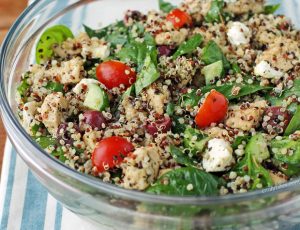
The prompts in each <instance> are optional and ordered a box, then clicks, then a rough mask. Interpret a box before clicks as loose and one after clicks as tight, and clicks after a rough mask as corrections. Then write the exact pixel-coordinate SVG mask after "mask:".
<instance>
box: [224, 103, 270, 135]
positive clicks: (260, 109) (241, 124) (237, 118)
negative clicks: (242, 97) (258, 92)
mask: <svg viewBox="0 0 300 230" xmlns="http://www.w3.org/2000/svg"><path fill="white" fill-rule="evenodd" d="M266 107H267V102H266V101H264V100H262V101H257V102H253V103H243V104H241V105H234V106H230V107H229V109H228V114H227V118H226V120H225V125H226V126H228V127H230V128H233V129H241V130H243V131H249V130H250V129H251V128H255V127H257V126H258V125H259V122H260V121H261V119H262V115H263V113H264V109H265V108H266Z"/></svg>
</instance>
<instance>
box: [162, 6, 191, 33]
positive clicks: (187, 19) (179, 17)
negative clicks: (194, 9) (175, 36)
mask: <svg viewBox="0 0 300 230" xmlns="http://www.w3.org/2000/svg"><path fill="white" fill-rule="evenodd" d="M167 20H168V21H170V22H172V24H173V26H174V28H175V29H180V28H182V27H184V26H185V25H188V26H190V25H192V18H191V16H190V15H189V14H188V13H186V12H184V11H182V10H180V9H174V10H172V11H171V12H170V13H169V14H168V15H167Z"/></svg>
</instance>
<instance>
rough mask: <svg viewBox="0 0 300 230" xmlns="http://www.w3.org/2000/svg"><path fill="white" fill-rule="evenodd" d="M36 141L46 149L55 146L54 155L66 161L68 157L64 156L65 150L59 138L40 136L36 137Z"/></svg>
mask: <svg viewBox="0 0 300 230" xmlns="http://www.w3.org/2000/svg"><path fill="white" fill-rule="evenodd" d="M35 140H36V142H37V143H38V144H39V145H40V146H41V148H42V149H46V148H48V147H50V146H53V147H54V148H55V149H54V151H53V152H52V153H51V155H52V156H54V157H56V158H58V159H59V160H60V161H62V162H65V161H66V157H65V156H64V152H63V150H62V148H61V146H60V145H59V143H58V142H57V139H55V138H52V137H38V138H36V139H35Z"/></svg>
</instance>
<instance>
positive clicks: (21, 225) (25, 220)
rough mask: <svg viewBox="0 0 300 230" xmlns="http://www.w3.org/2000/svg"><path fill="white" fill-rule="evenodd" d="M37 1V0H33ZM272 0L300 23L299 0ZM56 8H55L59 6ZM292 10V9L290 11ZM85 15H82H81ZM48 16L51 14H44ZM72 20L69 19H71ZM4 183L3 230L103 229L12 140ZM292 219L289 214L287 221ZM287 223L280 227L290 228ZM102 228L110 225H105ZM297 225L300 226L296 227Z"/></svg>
mask: <svg viewBox="0 0 300 230" xmlns="http://www.w3.org/2000/svg"><path fill="white" fill-rule="evenodd" d="M70 1H72V0H68V1H57V3H56V6H55V8H56V9H59V8H61V7H62V6H63V5H65V4H66V3H68V2H70ZM29 2H33V0H31V1H29ZM269 2H270V3H274V2H277V3H278V2H282V3H283V8H282V10H283V11H284V12H285V13H286V14H287V15H288V16H289V17H291V19H292V20H293V22H294V23H295V24H297V25H298V26H299V25H300V17H299V16H298V15H299V13H300V1H299V0H283V1H280V0H273V1H269ZM55 8H53V9H52V10H55ZM85 11H87V10H86V9H83V10H82V11H81V12H75V13H74V15H68V16H67V17H65V18H64V20H65V21H66V22H70V21H72V22H74V21H75V23H74V24H76V23H77V20H80V18H82V17H84V16H85V13H86V12H85ZM287 12H288V13H287ZM280 13H283V12H280ZM80 16H81V17H80ZM44 17H47V15H44ZM68 24H69V23H68ZM0 182H1V184H0V230H6V229H7V230H18V229H21V230H41V229H45V230H50V229H54V230H60V229H62V230H68V229H70V230H75V229H76V230H81V229H82V230H83V229H89V230H93V229H99V227H98V228H97V227H95V226H93V225H92V224H91V223H88V222H86V221H84V220H82V219H81V218H79V217H78V216H77V215H75V214H73V213H72V212H70V211H68V210H67V209H65V208H63V207H62V205H61V204H60V203H59V202H57V201H56V200H55V199H54V198H53V197H52V196H51V195H49V194H48V193H47V191H46V189H45V188H44V187H43V186H42V185H41V184H40V183H39V182H38V181H37V180H36V179H35V178H34V176H33V175H32V173H31V172H30V171H29V170H28V168H27V166H26V165H25V163H24V162H23V161H22V159H21V158H20V157H19V156H18V155H17V154H16V152H15V150H14V149H13V148H12V146H11V144H10V142H9V141H8V142H7V144H6V148H5V153H4V161H3V169H2V176H1V181H0ZM287 219H288V217H286V219H285V221H286V220H287ZM298 221H299V218H298V217H297V218H291V219H290V220H288V222H289V223H293V222H294V223H298ZM288 228H289V227H287V225H285V227H281V228H280V229H288ZM100 229H101V230H105V229H107V227H101V228H100ZM293 229H300V226H299V228H298V227H296V228H293Z"/></svg>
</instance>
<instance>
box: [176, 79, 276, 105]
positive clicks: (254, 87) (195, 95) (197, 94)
mask: <svg viewBox="0 0 300 230" xmlns="http://www.w3.org/2000/svg"><path fill="white" fill-rule="evenodd" d="M235 87H239V88H240V90H239V91H238V93H237V94H234V95H233V94H232V92H233V89H234V88H235ZM212 89H215V90H217V91H218V92H220V93H222V94H223V95H224V96H225V97H226V98H227V99H228V100H229V101H231V100H234V99H237V98H240V97H244V96H247V95H251V94H254V93H256V92H259V91H262V90H271V89H272V87H269V86H261V85H260V84H259V83H253V84H247V85H246V84H230V83H229V84H224V85H221V86H214V85H209V86H204V87H202V88H201V91H200V90H192V91H191V92H190V93H187V94H184V95H182V96H181V106H184V107H188V106H190V107H194V106H197V105H198V103H199V101H200V99H201V98H202V97H203V95H204V94H206V93H208V92H210V91H211V90H212Z"/></svg>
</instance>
